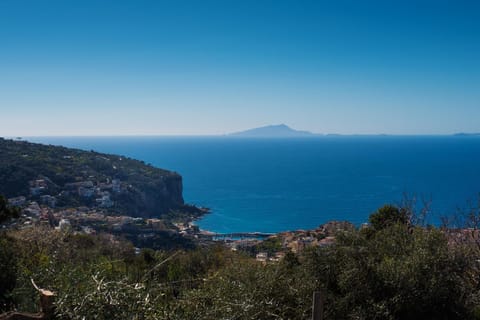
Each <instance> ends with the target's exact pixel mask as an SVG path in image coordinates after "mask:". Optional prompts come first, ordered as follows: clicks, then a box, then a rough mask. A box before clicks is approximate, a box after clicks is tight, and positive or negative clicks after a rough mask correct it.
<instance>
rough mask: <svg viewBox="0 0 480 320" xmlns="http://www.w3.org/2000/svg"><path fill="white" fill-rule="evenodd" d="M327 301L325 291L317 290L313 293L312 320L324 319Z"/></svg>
mask: <svg viewBox="0 0 480 320" xmlns="http://www.w3.org/2000/svg"><path fill="white" fill-rule="evenodd" d="M324 302H325V293H324V292H323V291H315V292H314V293H313V308H312V320H323V305H324Z"/></svg>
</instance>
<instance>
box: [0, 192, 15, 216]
mask: <svg viewBox="0 0 480 320" xmlns="http://www.w3.org/2000/svg"><path fill="white" fill-rule="evenodd" d="M18 216H19V211H18V209H16V208H12V207H9V206H8V203H7V200H6V199H5V198H4V197H3V196H2V195H0V223H3V222H5V221H7V220H9V219H11V218H18Z"/></svg>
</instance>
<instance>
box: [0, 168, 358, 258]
mask: <svg viewBox="0 0 480 320" xmlns="http://www.w3.org/2000/svg"><path fill="white" fill-rule="evenodd" d="M48 181H49V179H48V178H47V177H42V179H36V180H32V181H29V190H30V193H29V194H28V195H25V196H18V197H13V198H9V199H8V204H9V205H10V206H12V207H17V208H19V212H20V216H19V218H18V219H14V220H11V221H7V222H5V223H3V224H2V225H1V228H3V229H6V228H15V229H23V228H29V227H32V226H36V225H44V226H47V227H50V228H56V229H58V230H60V231H63V232H76V233H84V234H97V233H110V234H116V235H122V234H123V233H128V234H135V235H136V236H137V237H141V238H144V239H146V238H150V237H151V238H153V237H154V236H155V234H157V233H170V234H175V235H176V236H181V237H184V238H186V239H190V240H193V241H196V242H197V243H200V244H208V243H213V242H215V243H223V244H224V245H225V246H227V247H228V248H230V249H231V250H233V251H247V252H253V253H254V254H255V257H256V259H257V260H258V261H260V262H264V263H266V262H274V261H278V260H279V259H281V258H283V257H284V256H285V254H286V253H287V252H292V253H300V252H301V251H303V250H304V249H306V248H309V247H315V246H317V247H318V246H327V245H331V244H333V243H334V242H335V234H336V233H337V232H338V231H342V230H345V231H348V230H353V229H354V228H355V227H354V225H353V224H351V223H348V222H329V223H327V224H324V225H321V226H319V227H318V228H316V229H314V230H297V231H286V232H280V233H277V234H268V233H258V232H246V233H237V234H218V233H213V232H209V231H206V230H201V229H200V228H199V227H198V226H197V225H195V217H193V216H191V217H187V218H184V219H178V220H177V221H171V220H168V219H161V218H143V217H132V216H128V215H115V214H112V210H111V209H112V207H114V201H113V200H112V197H111V195H112V194H116V195H119V194H121V193H122V192H124V190H126V189H127V188H128V185H126V184H125V183H122V181H120V180H119V179H112V180H111V181H109V180H107V181H102V182H99V181H92V180H81V181H77V182H74V183H67V184H65V186H64V187H63V188H62V190H61V191H60V192H59V193H58V194H57V195H52V194H50V188H49V182H48ZM65 197H76V198H79V199H83V200H87V201H88V202H87V203H90V205H89V206H87V205H79V206H76V207H75V206H70V207H64V206H61V207H60V206H58V205H57V204H58V202H59V201H61V199H62V198H65ZM204 210H205V213H206V212H208V211H207V210H206V209H204ZM262 242H265V243H275V246H274V250H267V251H258V250H255V249H254V248H258V247H261V245H260V244H261V243H262ZM252 250H253V251H252ZM257 251H258V252H257Z"/></svg>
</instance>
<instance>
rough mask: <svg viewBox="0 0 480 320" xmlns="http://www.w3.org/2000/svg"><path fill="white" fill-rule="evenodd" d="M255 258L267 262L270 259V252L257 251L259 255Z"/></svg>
mask: <svg viewBox="0 0 480 320" xmlns="http://www.w3.org/2000/svg"><path fill="white" fill-rule="evenodd" d="M255 258H256V260H257V261H260V262H267V260H268V253H266V252H259V253H257V255H256V257H255Z"/></svg>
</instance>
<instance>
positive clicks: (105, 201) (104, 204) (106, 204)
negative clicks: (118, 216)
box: [95, 192, 113, 208]
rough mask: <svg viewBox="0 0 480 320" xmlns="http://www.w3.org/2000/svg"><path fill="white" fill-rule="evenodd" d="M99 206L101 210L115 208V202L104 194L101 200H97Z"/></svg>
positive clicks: (108, 195)
mask: <svg viewBox="0 0 480 320" xmlns="http://www.w3.org/2000/svg"><path fill="white" fill-rule="evenodd" d="M95 201H96V202H97V205H98V206H99V207H101V208H110V207H112V206H113V201H112V200H111V199H110V194H109V193H108V192H104V193H103V195H102V197H101V198H97V199H95Z"/></svg>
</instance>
